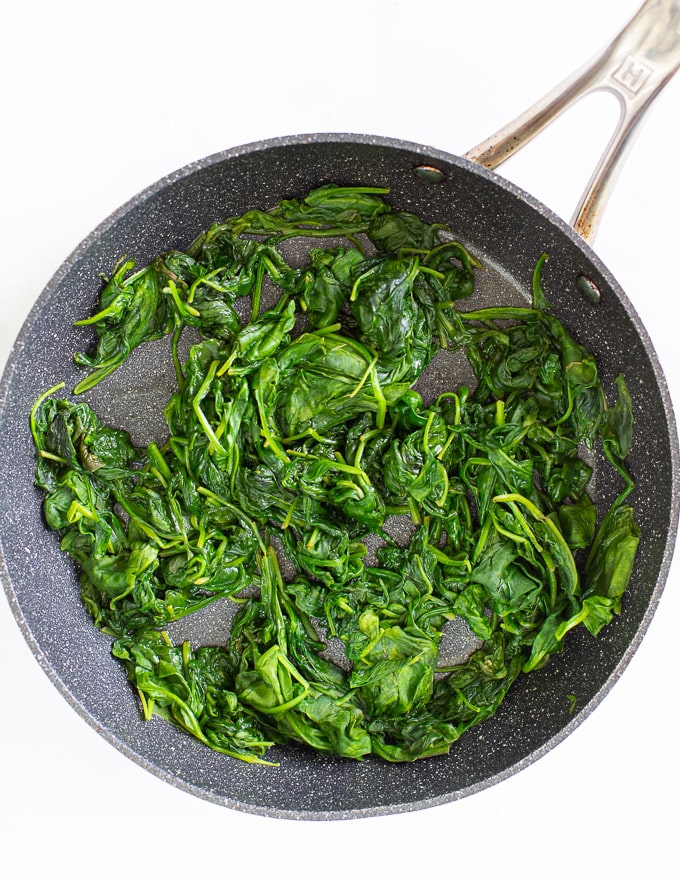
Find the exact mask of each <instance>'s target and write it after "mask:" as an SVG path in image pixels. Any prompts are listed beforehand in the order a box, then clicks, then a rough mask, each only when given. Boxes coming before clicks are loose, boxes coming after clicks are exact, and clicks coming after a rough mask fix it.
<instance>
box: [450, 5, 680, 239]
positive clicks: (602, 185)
mask: <svg viewBox="0 0 680 880" xmlns="http://www.w3.org/2000/svg"><path fill="white" fill-rule="evenodd" d="M678 67H680V0H647V2H646V3H644V4H643V6H642V7H641V9H640V10H639V11H638V13H637V14H636V15H635V16H634V17H633V18H632V19H631V20H630V22H629V23H628V24H627V25H626V26H625V27H624V28H623V30H622V31H621V32H620V34H619V35H618V36H617V37H616V38H615V39H614V40H613V41H612V42H611V43H610V45H608V46H607V47H606V48H605V49H604V50H603V51H602V52H601V53H600V54H599V55H597V56H596V57H595V59H594V60H592V61H591V62H590V63H588V64H587V65H586V66H585V67H584V68H582V69H580V70H577V71H576V73H574V74H572V76H570V77H568V78H567V79H566V80H565V81H564V82H562V83H561V84H560V85H559V86H557V88H555V89H554V90H553V91H551V92H550V93H549V94H547V95H546V96H545V97H544V98H542V99H541V100H540V101H538V102H537V103H536V104H534V106H533V107H531V108H530V109H529V110H527V111H526V112H525V113H522V114H521V115H520V116H518V117H517V118H516V119H515V120H514V121H513V122H511V123H509V124H508V125H506V126H505V127H504V128H502V129H500V131H498V132H496V134H493V135H492V136H491V137H489V138H487V139H486V140H485V141H483V142H482V143H481V144H478V145H477V146H476V147H474V148H473V149H472V150H470V151H469V152H467V153H466V154H465V156H466V158H468V159H471V160H472V161H473V162H477V163H478V164H480V165H483V166H484V167H486V168H497V167H498V166H499V165H500V164H501V163H502V162H504V161H505V160H506V159H508V158H509V157H510V156H511V155H512V154H513V153H515V152H517V150H519V149H520V148H521V147H523V146H524V145H525V144H527V143H528V142H529V141H530V140H531V139H532V138H533V137H534V136H535V135H537V134H538V133H539V132H540V131H542V130H543V129H544V128H545V127H546V126H547V125H548V124H549V123H550V122H552V121H553V120H554V119H555V118H556V117H557V116H559V115H560V114H561V113H563V112H564V111H565V110H567V109H568V108H569V107H570V106H571V105H572V104H574V103H575V102H576V101H578V100H580V99H581V98H583V97H584V96H585V95H588V94H591V93H592V92H595V91H598V90H606V91H609V92H613V93H614V94H615V95H616V96H617V97H618V98H619V102H620V105H621V114H620V118H619V121H618V124H617V127H616V130H615V132H614V135H613V137H612V139H611V141H610V142H609V144H608V146H607V147H606V149H605V151H604V153H603V154H602V157H601V159H600V161H599V162H598V164H597V166H596V168H595V171H594V173H593V175H592V177H591V179H590V181H589V183H588V186H587V187H586V190H585V192H584V194H583V196H582V197H581V200H580V201H579V203H578V206H577V208H576V211H575V213H574V216H573V217H572V220H571V223H572V226H573V227H574V229H576V231H577V232H578V233H579V234H580V235H581V236H583V238H584V239H586V240H587V241H591V242H592V240H593V239H594V237H595V234H596V232H597V229H598V226H599V223H600V219H601V216H602V212H603V210H604V207H605V205H606V203H607V200H608V198H609V195H610V193H611V191H612V188H613V185H614V182H615V180H616V177H617V174H618V172H619V170H620V168H621V165H622V164H623V160H624V158H625V156H626V155H627V153H628V150H629V148H630V146H631V144H632V142H633V137H634V135H635V133H636V132H637V129H638V126H639V124H640V121H641V119H642V117H643V114H644V113H645V112H646V111H647V110H648V108H649V106H650V104H651V103H652V101H653V100H654V98H656V96H657V95H658V93H659V92H660V91H661V89H662V88H663V87H664V86H665V85H666V83H667V82H668V81H669V80H670V78H671V77H672V76H673V74H674V73H675V72H676V71H677V69H678Z"/></svg>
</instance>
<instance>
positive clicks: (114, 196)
mask: <svg viewBox="0 0 680 880" xmlns="http://www.w3.org/2000/svg"><path fill="white" fill-rule="evenodd" d="M637 5H638V4H637V2H636V0H569V2H566V0H563V2H559V3H546V2H544V0H543V2H540V0H515V2H514V3H508V2H505V0H485V2H479V3H469V2H462V0H449V2H433V0H431V2H429V3H418V2H415V0H393V2H373V0H361V2H357V0H342V2H338V3H323V2H307V0H288V2H272V0H259V2H258V0H253V2H249V3H241V4H236V3H229V2H224V0H222V2H210V0H193V2H191V3H186V2H184V3H180V2H176V0H166V2H148V0H134V2H130V0H117V2H115V3H112V2H108V0H107V2H96V3H92V2H80V0H61V2H59V3H52V2H49V0H38V2H33V3H25V4H12V17H11V19H8V18H7V16H8V12H7V11H6V12H5V15H4V16H3V18H4V22H3V32H4V33H3V37H4V39H3V50H2V52H1V53H0V81H1V82H2V83H3V90H2V95H1V97H0V110H1V118H2V132H3V134H2V138H1V140H0V151H1V153H0V160H1V161H0V176H1V181H2V182H1V191H2V216H1V217H0V247H1V248H2V252H1V257H2V263H1V265H2V284H1V285H0V315H1V316H2V317H1V318H0V334H1V338H0V362H1V363H4V361H5V359H6V357H7V355H8V353H9V350H10V347H11V344H12V342H13V340H14V338H15V336H16V334H17V333H18V331H19V329H20V327H21V324H22V323H23V321H24V319H25V317H26V315H27V314H28V311H29V309H30V307H31V305H32V304H33V302H34V300H35V299H36V298H37V297H38V295H39V293H40V291H41V290H42V288H43V286H44V285H45V284H46V283H47V281H48V280H49V278H50V277H51V275H52V274H53V272H54V271H55V270H56V268H57V267H58V266H59V264H60V263H61V262H62V260H63V259H64V258H65V257H66V256H67V255H68V254H69V253H70V251H71V250H72V249H73V248H74V247H75V246H76V245H77V244H78V243H79V241H80V240H81V239H82V238H83V237H85V235H86V234H87V233H89V232H90V230H91V229H92V228H93V227H94V226H95V225H97V224H98V223H99V222H100V221H101V220H102V219H104V218H105V217H106V216H107V215H108V214H109V213H110V212H111V211H113V210H114V209H115V208H116V207H118V206H119V205H120V204H121V203H123V202H124V201H126V200H127V199H128V198H130V197H131V196H133V195H134V194H135V193H136V192H138V191H139V190H140V189H142V188H144V187H146V186H147V185H148V184H150V183H152V182H153V181H155V180H156V179H158V178H159V177H161V176H162V175H164V174H166V173H168V172H171V171H173V170H174V169H176V168H178V167H180V166H182V165H184V164H186V163H188V162H190V161H192V160H194V159H198V158H200V157H202V156H204V155H208V154H210V153H214V152H217V151H219V150H221V149H224V148H227V147H230V146H235V145H238V144H242V143H247V142H250V141H253V140H258V139H261V138H266V137H271V136H277V135H284V134H295V133H302V132H312V131H349V132H362V133H373V134H381V135H388V136H394V137H400V138H403V139H406V140H413V141H417V142H420V143H424V144H429V145H432V146H435V147H437V148H440V149H443V150H448V151H449V152H453V153H462V152H465V150H467V149H469V148H470V147H472V146H473V145H474V144H476V143H477V142H478V141H480V140H482V139H483V138H484V137H485V136H486V135H488V134H490V133H491V132H492V131H494V130H495V129H496V128H498V127H500V126H501V125H502V124H504V123H505V122H506V121H508V120H509V119H510V118H511V117H513V116H514V115H516V113H518V112H519V111H521V110H524V109H525V108H526V107H527V106H528V105H529V104H530V103H532V102H533V101H534V100H535V99H537V98H538V97H540V96H541V95H542V94H543V93H544V92H546V91H547V90H548V89H549V88H551V87H552V86H553V85H554V84H556V83H557V82H558V81H559V80H561V79H562V77H563V76H565V75H567V74H568V73H570V72H571V71H572V69H574V68H575V67H577V66H579V65H580V64H581V63H582V62H583V61H585V60H586V59H588V58H589V57H590V55H591V54H592V53H593V52H594V51H596V50H597V49H599V48H600V46H601V45H603V44H604V43H605V42H606V41H607V40H609V38H610V37H611V36H613V34H614V32H615V31H616V29H617V28H618V27H619V26H620V25H621V24H623V22H624V21H625V20H626V19H627V18H628V17H629V16H630V15H631V14H632V13H633V12H634V11H635V10H636V9H637ZM679 101H680V78H677V79H676V80H674V81H673V82H672V83H671V84H670V86H669V87H668V88H667V90H666V91H665V92H664V93H663V95H662V96H661V97H660V98H659V100H658V103H657V105H656V106H655V107H654V108H653V110H652V113H651V115H650V118H649V119H648V121H647V123H646V125H645V126H644V129H643V132H642V134H641V135H640V137H639V139H638V142H637V145H636V148H635V150H634V151H633V154H632V156H631V157H630V159H629V160H628V163H627V165H626V167H625V169H624V172H623V174H622V177H621V179H620V181H619V184H618V189H617V191H616V193H615V195H614V198H613V200H612V202H611V203H610V206H609V208H608V211H607V214H606V215H605V218H604V222H603V225H602V229H601V232H600V235H599V238H598V241H597V243H596V249H597V251H598V253H599V254H600V255H601V257H602V258H603V260H604V262H605V263H606V264H607V265H608V267H609V268H610V269H611V271H612V272H613V274H614V275H615V276H616V277H617V278H618V280H619V281H620V282H621V284H622V286H623V288H624V289H625V290H626V292H627V293H628V295H629V297H630V298H631V300H632V301H633V303H634V304H635V306H636V308H637V309H638V311H639V314H640V316H641V318H642V320H643V322H644V324H645V325H646V327H647V329H648V331H649V333H650V335H651V337H652V339H653V340H654V343H655V346H656V349H657V352H658V354H659V358H660V360H661V363H662V365H663V368H664V370H665V372H666V376H667V379H668V383H669V386H670V389H671V394H672V396H673V398H674V400H675V402H676V405H677V403H678V401H680V367H679V365H678V348H677V327H678V322H677V318H678V309H677V304H676V303H677V297H678V271H677V260H678V240H677V231H678V219H677V206H678V204H679V203H680V169H679V168H678V165H677V161H675V160H674V156H675V154H676V153H677V142H678V137H679V135H680V113H679V112H678V106H679ZM612 105H613V101H612V102H609V101H608V100H607V101H604V100H602V101H601V100H600V99H599V98H598V99H597V100H596V101H591V102H590V104H589V106H588V107H585V105H584V106H583V107H582V108H579V109H578V110H577V111H575V113H572V114H570V117H569V118H570V119H571V122H566V121H565V122H564V123H560V124H559V126H558V127H557V128H555V129H554V130H553V131H552V132H551V133H549V134H548V133H546V134H545V135H544V136H543V137H542V138H540V139H539V141H537V142H536V144H535V145H532V146H531V147H530V148H528V151H527V153H526V155H524V156H521V157H517V158H516V159H515V160H513V164H512V165H509V166H507V169H506V170H504V173H506V174H507V176H508V177H510V178H511V179H513V180H515V181H516V182H517V183H519V184H520V185H521V186H523V187H525V188H526V189H528V190H530V191H532V192H533V193H534V194H535V195H536V196H538V197H539V198H540V199H542V200H543V201H544V202H546V203H547V204H549V205H550V206H551V207H553V208H554V209H555V210H556V211H557V212H558V213H560V214H562V215H563V216H565V217H567V218H568V216H569V215H570V213H571V209H572V207H573V205H574V204H575V202H576V200H577V197H578V194H579V193H580V190H581V188H582V185H583V184H584V182H585V179H586V178H587V176H588V174H589V168H590V165H591V162H592V159H593V156H594V151H593V147H592V144H593V143H596V142H597V143H600V144H603V143H604V141H605V140H606V139H607V137H608V133H609V130H610V125H611V123H612V121H613V119H614V116H615V108H614V107H613V106H612ZM551 151H554V159H553V158H551V156H550V153H551ZM679 564H680V560H678V559H677V558H676V561H675V564H674V567H673V569H672V570H671V574H670V578H669V581H668V586H667V588H666V591H665V593H664V595H663V597H662V601H661V604H660V607H659V609H658V612H657V614H656V616H655V618H654V620H653V622H652V625H651V628H650V630H649V631H648V634H647V637H646V638H645V640H644V641H643V644H642V646H641V647H640V649H639V650H638V652H637V653H636V655H635V657H634V658H633V660H632V662H631V664H630V666H629V667H628V669H627V671H626V673H625V674H624V676H623V678H622V680H621V681H620V682H619V683H618V684H617V685H616V687H615V688H614V689H613V691H612V692H611V693H610V695H609V696H607V697H606V699H605V700H604V702H603V703H602V705H601V706H600V707H599V708H598V709H597V711H596V712H595V713H594V714H593V715H592V716H591V717H590V718H589V719H588V720H587V721H586V722H585V723H584V724H583V725H581V726H580V727H579V729H578V730H576V732H575V733H573V734H572V735H571V736H570V737H569V738H568V739H567V740H566V741H565V742H564V743H562V744H561V745H560V746H558V747H557V748H556V749H554V750H553V751H552V752H551V753H550V754H549V755H548V756H546V757H544V758H543V759H542V760H540V761H539V762H537V763H536V764H534V765H533V766H531V767H530V768H529V769H527V770H525V771H524V772H522V773H521V774H519V775H516V776H514V777H513V778H511V779H510V780H508V781H506V782H504V783H502V784H501V785H498V786H495V787H494V788H492V789H489V790H487V791H485V792H482V793H481V794H478V795H476V796H474V797H471V798H468V799H466V800H463V801H460V802H457V803H453V804H450V805H446V806H441V807H437V808H434V809H430V810H425V811H421V812H418V813H411V814H402V815H398V816H393V817H386V818H374V819H361V820H352V821H348V822H330V823H311V822H310V823H307V822H305V823H296V822H292V821H286V820H273V819H265V818H260V817H256V816H250V815H244V814H240V813H236V812H232V811H228V810H225V809H223V808H220V807H217V806H214V805H212V804H208V803H205V802H203V801H201V800H198V799H196V798H193V797H191V796H190V795H187V794H184V793H183V792H180V791H178V790H176V789H174V788H173V787H171V786H169V785H167V784H165V783H163V782H160V781H159V780H157V779H156V778H155V777H153V776H151V775H149V774H148V773H146V772H145V771H143V770H142V769H140V768H139V767H137V766H136V765H135V764H134V763H132V762H131V761H129V760H128V759H127V758H125V757H123V756H122V755H120V754H119V753H118V752H117V751H115V750H114V749H113V748H112V747H111V746H110V745H108V743H106V742H104V741H103V740H102V739H100V738H99V737H98V735H97V734H95V733H94V731H92V730H91V729H90V728H89V726H88V725H87V724H86V723H85V722H84V721H82V720H81V719H80V718H79V717H78V716H77V715H76V714H75V712H74V711H73V710H72V709H71V708H70V707H69V706H68V705H67V704H66V702H65V701H64V700H63V698H62V697H61V696H60V695H59V694H58V693H57V691H56V689H55V688H54V687H53V686H52V684H51V683H50V682H49V681H48V680H47V678H46V677H45V675H44V674H43V672H42V671H41V670H40V668H39V666H38V664H37V662H36V661H35V660H34V659H33V656H32V654H31V653H30V651H29V649H28V647H27V645H26V644H25V642H24V640H23V638H22V636H21V634H20V632H19V630H18V628H17V626H16V624H15V622H14V619H13V617H12V615H11V613H10V610H9V607H8V604H7V602H6V600H5V598H4V595H3V596H1V597H0V670H1V675H2V712H1V715H0V717H1V718H2V723H1V725H0V874H2V876H4V877H7V878H21V880H24V878H26V880H32V878H44V877H47V876H51V875H55V874H57V873H58V872H59V873H61V871H68V875H67V874H65V876H70V877H72V878H78V880H79V878H85V877H90V876H93V877H97V878H109V877H114V876H119V875H120V874H126V875H127V876H131V877H142V876H144V875H145V874H146V872H147V871H154V872H159V873H160V872H162V873H166V872H172V874H173V875H174V876H179V875H180V874H181V873H182V872H184V871H191V875H192V876H193V877H198V876H201V874H202V873H203V872H208V871H212V870H214V871H215V872H216V874H217V875H218V876H219V875H225V876H228V875H229V874H231V873H232V872H233V871H236V870H239V868H238V866H239V865H240V863H241V854H242V853H243V854H245V857H246V858H247V859H248V863H247V864H248V865H252V866H253V867H252V868H250V867H249V868H247V869H246V871H247V873H248V876H251V877H263V876H266V874H267V873H268V872H269V871H272V872H275V873H276V875H277V876H278V877H279V878H284V880H285V878H289V877H294V876H298V875H299V874H300V873H302V874H304V875H309V876H316V877H323V878H330V880H333V878H341V877H351V876H357V875H358V873H359V871H360V872H361V875H362V876H369V875H371V874H372V873H373V872H374V871H375V870H379V871H380V876H384V877H388V876H391V877H396V878H401V877H416V876H417V877H423V876H428V875H429V876H432V875H433V874H434V872H436V873H437V874H441V875H443V876H447V875H453V874H454V872H455V873H456V874H457V875H458V876H474V877H478V878H480V877H481V878H487V877H495V876H496V875H498V874H503V875H504V876H506V877H509V878H514V877H520V876H522V877H524V876H535V877H538V876H541V875H542V874H543V873H545V874H546V875H548V876H550V877H551V878H562V877H571V876H572V875H573V874H574V873H576V874H577V875H579V876H581V877H584V878H595V877H600V876H602V877H617V878H624V880H625V878H629V877H630V878H633V877H639V876H641V874H642V872H643V871H644V876H648V877H654V878H657V880H658V878H662V880H664V878H671V877H676V876H677V874H676V873H675V870H677V859H676V845H677V820H678V790H679V785H680V778H679V777H680V773H679V759H678V748H677V730H678V721H679V720H680V713H679V711H678V685H677V678H676V675H677V668H678V667H677V644H678V638H677V625H678V611H679V605H680V603H679V599H678V589H679V587H680V583H679V581H680V570H679V567H678V566H679ZM244 873H245V872H244Z"/></svg>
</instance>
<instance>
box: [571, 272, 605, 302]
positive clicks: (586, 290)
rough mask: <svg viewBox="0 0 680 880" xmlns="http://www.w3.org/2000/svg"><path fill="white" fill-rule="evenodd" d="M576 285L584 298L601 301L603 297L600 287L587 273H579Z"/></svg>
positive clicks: (589, 300)
mask: <svg viewBox="0 0 680 880" xmlns="http://www.w3.org/2000/svg"><path fill="white" fill-rule="evenodd" d="M576 286H577V287H578V290H579V293H580V294H581V296H582V297H583V299H585V300H587V301H588V302H591V303H599V302H600V300H601V299H602V293H601V291H600V288H599V287H598V286H597V284H595V282H594V281H593V279H592V278H588V276H587V275H579V276H578V278H577V279H576Z"/></svg>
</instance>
